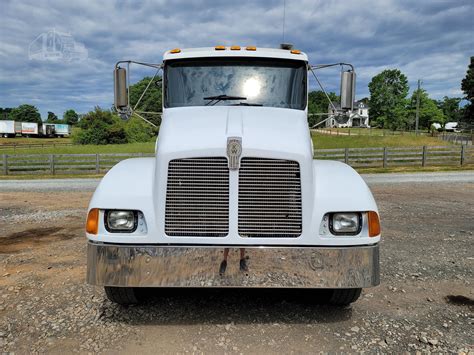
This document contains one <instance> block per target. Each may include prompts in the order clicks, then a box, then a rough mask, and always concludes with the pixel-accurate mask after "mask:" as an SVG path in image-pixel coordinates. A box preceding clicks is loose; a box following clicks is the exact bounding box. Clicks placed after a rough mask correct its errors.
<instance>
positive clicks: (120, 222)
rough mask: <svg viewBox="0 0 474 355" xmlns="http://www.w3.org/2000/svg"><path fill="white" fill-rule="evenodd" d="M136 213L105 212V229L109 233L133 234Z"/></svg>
mask: <svg viewBox="0 0 474 355" xmlns="http://www.w3.org/2000/svg"><path fill="white" fill-rule="evenodd" d="M137 222H138V217H137V211H119V210H109V211H105V228H106V229H107V231H109V232H126V233H133V232H134V231H135V230H136V229H137V224H138V223H137Z"/></svg>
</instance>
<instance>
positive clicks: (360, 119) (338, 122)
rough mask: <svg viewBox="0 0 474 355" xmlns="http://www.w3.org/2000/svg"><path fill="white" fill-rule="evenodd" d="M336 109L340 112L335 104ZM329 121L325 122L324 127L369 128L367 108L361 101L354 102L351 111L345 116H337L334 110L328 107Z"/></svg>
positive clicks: (338, 106)
mask: <svg viewBox="0 0 474 355" xmlns="http://www.w3.org/2000/svg"><path fill="white" fill-rule="evenodd" d="M335 106H336V109H337V110H340V107H341V106H340V105H339V104H335ZM328 113H329V117H330V118H329V119H328V120H327V121H326V127H336V128H343V127H364V128H369V127H370V125H369V106H368V105H367V104H365V103H364V102H363V101H354V105H353V110H352V111H349V112H348V113H347V114H346V115H338V114H337V112H335V111H334V108H333V107H332V106H331V105H329V107H328Z"/></svg>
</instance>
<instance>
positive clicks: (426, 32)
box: [0, 0, 474, 116]
mask: <svg viewBox="0 0 474 355" xmlns="http://www.w3.org/2000/svg"><path fill="white" fill-rule="evenodd" d="M282 3H283V2H282V1H280V0H270V1H268V0H267V1H265V0H260V1H247V0H242V1H239V2H229V1H225V0H213V1H211V0H200V1H192V2H190V1H169V2H166V1H160V2H157V1H151V0H149V1H143V2H135V1H110V0H101V1H74V2H66V1H63V0H50V1H33V0H25V1H21V2H19V1H12V0H10V1H9V0H7V1H4V2H2V5H1V10H2V15H3V16H2V21H1V22H0V58H1V59H2V60H1V61H0V88H1V92H2V95H1V96H0V107H11V106H16V105H19V104H22V103H28V102H30V103H34V104H35V105H37V106H38V107H39V109H40V111H41V112H42V114H43V116H45V115H46V112H47V111H55V112H56V113H57V114H62V112H64V111H65V110H66V109H69V108H74V109H76V110H77V111H79V112H86V111H88V110H91V109H92V108H93V106H95V105H96V104H97V105H101V106H104V107H109V105H110V104H111V102H112V74H111V73H112V68H113V65H114V63H115V62H116V61H118V60H120V59H137V60H146V61H153V62H160V61H161V55H162V53H163V51H165V50H166V49H169V48H174V47H181V48H185V47H202V46H213V45H215V44H220V43H224V44H228V45H230V44H240V45H246V44H255V45H258V46H272V47H275V46H277V45H278V44H279V43H280V42H281V40H282V16H283V9H282ZM473 16H474V4H473V3H472V1H469V0H466V1H464V0H457V1H453V2H445V1H436V2H432V1H418V2H416V3H413V2H412V1H408V0H402V1H395V0H380V1H377V0H360V1H357V2H350V3H348V2H347V1H343V0H338V1H324V0H317V1H314V0H301V1H287V9H286V26H285V28H286V33H285V38H286V41H290V42H293V43H294V44H295V45H296V46H297V47H298V48H299V49H302V50H304V51H306V52H307V53H308V54H309V55H310V58H311V62H312V63H324V62H335V61H347V62H351V63H354V64H355V65H356V69H357V72H358V85H357V87H358V96H359V97H362V96H367V95H368V89H367V84H368V82H369V81H370V79H371V78H372V76H373V75H376V74H377V73H379V72H380V71H382V70H384V69H387V68H399V69H400V70H401V71H402V72H403V73H405V74H406V75H407V76H408V78H409V81H410V84H411V85H412V87H413V85H414V83H416V80H417V79H418V78H421V79H423V80H424V87H425V88H426V89H427V90H428V92H429V93H430V95H431V96H432V97H442V96H444V95H448V96H450V95H455V96H459V95H460V94H461V93H460V90H459V86H460V82H461V80H462V78H463V77H464V75H465V72H466V69H467V65H468V61H469V56H471V55H474V53H473V48H474V36H472V33H473V32H474V31H473V30H474V27H473V23H472V18H473ZM52 29H56V30H57V31H61V32H69V33H71V34H72V36H73V37H74V39H75V40H76V41H78V42H81V43H84V45H85V46H86V48H87V50H88V56H89V59H88V60H87V61H84V62H79V63H64V62H55V63H51V62H36V61H30V60H28V45H29V43H30V42H31V41H32V40H33V39H35V38H36V37H37V36H38V35H39V34H41V33H43V32H47V31H49V30H52ZM140 73H142V72H140ZM321 78H322V80H323V82H324V83H325V84H326V86H327V88H328V89H329V90H334V91H336V90H337V88H338V75H337V70H335V71H332V72H330V71H328V72H327V73H323V72H321Z"/></svg>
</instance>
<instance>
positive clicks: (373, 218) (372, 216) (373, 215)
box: [367, 211, 380, 237]
mask: <svg viewBox="0 0 474 355" xmlns="http://www.w3.org/2000/svg"><path fill="white" fill-rule="evenodd" d="M367 217H368V222H369V237H376V236H378V235H380V220H379V215H378V214H377V212H374V211H369V212H367Z"/></svg>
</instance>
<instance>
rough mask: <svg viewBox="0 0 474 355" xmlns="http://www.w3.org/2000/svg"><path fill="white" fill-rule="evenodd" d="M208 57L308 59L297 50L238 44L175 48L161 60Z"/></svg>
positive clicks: (167, 52)
mask: <svg viewBox="0 0 474 355" xmlns="http://www.w3.org/2000/svg"><path fill="white" fill-rule="evenodd" d="M208 57H258V58H278V59H292V60H302V61H305V62H307V61H308V56H307V55H306V53H304V52H301V51H298V50H288V49H278V48H259V47H239V46H216V47H203V48H184V49H180V48H176V49H171V50H169V51H166V52H165V53H164V55H163V60H164V61H167V60H173V59H184V58H186V59H187V58H208Z"/></svg>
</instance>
